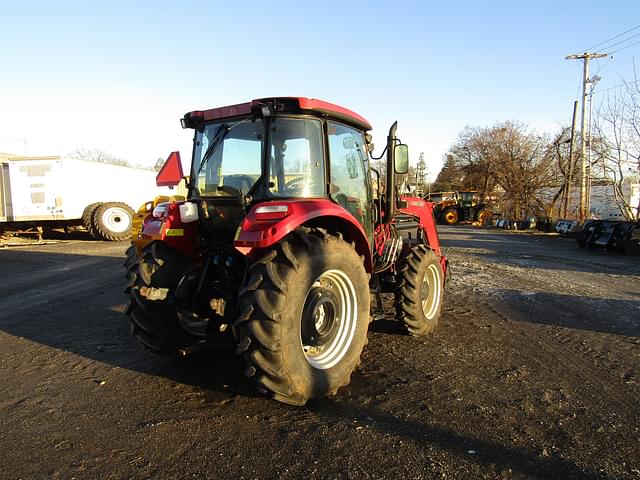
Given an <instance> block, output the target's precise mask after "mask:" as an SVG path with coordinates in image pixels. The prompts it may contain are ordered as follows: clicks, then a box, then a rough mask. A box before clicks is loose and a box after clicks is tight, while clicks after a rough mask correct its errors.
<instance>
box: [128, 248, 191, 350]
mask: <svg viewBox="0 0 640 480" xmlns="http://www.w3.org/2000/svg"><path fill="white" fill-rule="evenodd" d="M190 263H191V262H190V259H188V258H187V257H185V256H183V255H182V254H180V253H179V252H177V251H176V250H174V249H172V248H171V247H169V246H167V245H165V244H164V243H162V242H152V243H150V244H148V245H146V246H145V247H144V248H143V249H142V251H141V255H140V257H138V256H137V255H136V254H135V247H132V248H130V249H129V250H128V251H127V260H126V262H125V268H127V277H128V278H129V281H130V284H129V286H128V287H127V288H126V289H125V291H126V292H127V293H128V294H129V307H128V309H127V315H128V316H129V321H130V322H131V333H132V334H133V335H134V336H135V337H136V338H137V339H138V341H139V342H140V343H141V344H142V346H143V347H144V348H145V349H147V350H149V351H150V352H151V353H152V354H154V355H155V356H157V357H161V358H164V359H167V360H175V359H177V358H178V357H179V353H178V352H179V350H180V349H181V348H184V347H188V346H190V345H192V344H194V343H195V342H196V341H197V338H196V337H195V336H193V335H191V334H189V333H188V332H187V331H185V330H184V329H183V328H182V326H181V325H180V322H179V320H178V316H177V312H176V309H175V306H174V304H173V298H174V293H175V289H176V286H177V285H178V282H179V280H180V278H181V277H182V274H183V272H184V271H185V270H186V269H187V268H188V266H189V265H190Z"/></svg>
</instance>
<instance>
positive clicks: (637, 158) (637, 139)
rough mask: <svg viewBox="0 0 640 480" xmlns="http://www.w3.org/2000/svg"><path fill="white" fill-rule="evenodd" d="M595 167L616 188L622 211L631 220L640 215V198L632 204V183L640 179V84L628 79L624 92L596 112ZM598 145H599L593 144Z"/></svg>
mask: <svg viewBox="0 0 640 480" xmlns="http://www.w3.org/2000/svg"><path fill="white" fill-rule="evenodd" d="M594 131H595V134H596V137H597V138H598V139H599V140H600V147H601V148H599V149H598V148H592V151H594V150H595V152H596V158H595V161H594V162H593V165H592V169H594V170H595V171H596V172H597V173H598V174H599V175H600V176H601V177H602V178H604V179H605V181H606V183H607V184H608V185H609V186H610V187H611V188H612V191H613V196H614V198H615V201H616V204H617V205H618V208H619V209H620V212H621V213H622V214H623V215H624V216H625V217H626V218H627V219H628V220H638V219H639V218H640V201H638V204H633V205H632V204H631V196H630V190H631V183H632V181H633V180H635V181H638V179H640V86H639V85H638V77H637V75H636V76H635V81H633V82H625V85H624V88H623V89H622V90H621V91H614V92H613V93H609V94H607V96H606V97H605V98H604V99H603V101H602V103H601V104H600V106H599V107H598V109H597V111H596V114H595V128H594ZM592 147H595V145H592Z"/></svg>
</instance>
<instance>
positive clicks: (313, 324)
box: [127, 97, 447, 405]
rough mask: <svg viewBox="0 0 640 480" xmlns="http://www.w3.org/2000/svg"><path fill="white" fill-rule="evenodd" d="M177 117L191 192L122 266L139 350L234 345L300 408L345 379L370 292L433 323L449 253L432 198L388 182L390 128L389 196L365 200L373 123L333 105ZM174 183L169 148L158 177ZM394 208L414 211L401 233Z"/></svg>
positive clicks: (394, 153)
mask: <svg viewBox="0 0 640 480" xmlns="http://www.w3.org/2000/svg"><path fill="white" fill-rule="evenodd" d="M181 122H182V126H183V128H192V129H193V130H194V133H195V136H194V141H193V145H194V147H193V157H192V162H191V173H190V176H189V183H188V197H187V199H186V200H185V201H175V202H168V203H161V204H159V205H157V206H156V207H155V208H154V209H153V212H152V214H150V215H149V216H148V217H147V218H146V219H145V220H144V224H143V228H142V231H141V233H140V234H139V236H138V238H137V239H134V245H135V246H136V249H137V252H138V254H137V256H133V257H130V258H129V259H128V261H127V266H128V270H129V274H128V276H129V278H130V284H129V286H128V287H127V291H128V293H129V295H130V300H131V301H130V306H129V309H128V316H129V318H130V321H131V325H132V331H133V334H134V335H135V336H136V337H137V338H138V339H139V341H140V342H141V343H142V345H143V346H145V347H146V348H147V349H148V350H150V351H151V352H152V353H154V354H157V355H160V356H163V357H169V358H177V357H180V356H186V355H189V354H190V353H192V352H195V351H198V350H202V349H207V348H213V347H216V346H220V345H221V344H225V343H226V344H229V343H231V344H232V345H234V346H235V348H236V350H237V353H238V354H240V355H242V356H243V357H244V359H245V361H246V370H245V373H246V374H247V375H248V376H250V377H254V378H255V380H256V381H257V384H258V387H259V389H260V390H261V391H263V392H264V393H267V394H268V395H270V396H271V397H272V398H274V399H276V400H279V401H281V402H284V403H287V404H291V405H303V404H305V403H306V402H307V401H308V400H310V399H313V398H318V397H322V396H325V395H330V394H334V393H335V392H336V391H337V390H338V388H340V387H341V386H343V385H346V384H347V383H349V380H350V376H351V373H352V372H353V370H354V369H355V368H356V366H357V365H358V364H359V362H360V354H361V352H362V349H363V347H364V345H365V343H366V339H367V329H368V326H369V323H370V320H371V318H372V311H371V296H370V292H374V293H376V294H379V293H394V294H395V308H396V316H397V318H398V319H399V320H401V321H402V322H403V323H404V325H405V326H406V329H407V331H408V332H409V333H410V334H412V335H426V334H427V333H429V332H430V331H431V330H432V329H433V328H434V327H435V325H436V324H437V322H438V319H439V317H440V312H441V307H442V300H443V288H444V282H445V276H446V271H447V261H446V258H445V257H444V256H443V255H442V253H441V251H440V245H439V240H438V234H437V231H436V227H435V225H434V221H433V211H432V205H431V204H430V203H428V202H425V201H424V200H422V199H420V198H402V199H400V198H399V197H397V195H396V190H395V180H394V178H395V175H396V174H404V173H406V172H407V170H408V150H407V147H406V145H403V144H401V143H400V141H399V140H398V139H397V138H396V135H395V132H396V123H394V124H393V126H392V127H391V129H390V131H389V136H388V137H387V145H386V155H387V157H386V158H387V178H386V186H385V188H384V190H385V191H386V192H387V194H386V195H384V194H382V195H379V196H378V198H374V195H373V192H374V191H376V192H381V191H382V190H383V189H382V188H381V187H382V186H381V185H380V176H379V174H377V172H376V171H375V170H374V169H372V168H371V167H370V164H369V155H370V153H371V152H372V150H373V144H372V143H371V136H370V135H369V134H368V133H367V131H369V130H371V125H370V124H369V123H368V122H367V121H366V120H365V119H364V118H362V117H361V116H360V115H358V114H356V113H354V112H352V111H350V110H347V109H345V108H342V107H339V106H337V105H333V104H330V103H327V102H323V101H319V100H314V99H308V98H282V97H279V98H263V99H259V100H253V101H251V102H248V103H243V104H239V105H232V106H228V107H221V108H214V109H211V110H204V111H193V112H189V113H187V114H186V115H185V116H184V118H182V120H181ZM372 172H373V176H372V175H371V173H372ZM181 178H182V167H181V164H180V158H179V154H176V153H174V154H172V155H171V156H170V157H169V159H168V160H167V162H166V163H165V165H164V167H163V169H162V170H161V172H160V173H159V175H158V182H159V184H163V185H167V184H172V183H178V182H179V181H180V179H181ZM375 187H377V188H375ZM400 216H401V217H402V218H404V219H405V220H406V219H407V218H410V219H413V220H412V222H409V223H407V224H408V225H410V227H409V230H407V227H403V229H399V228H397V219H398V218H399V217H400ZM405 223H406V222H405ZM411 225H413V226H411ZM378 298H380V297H378Z"/></svg>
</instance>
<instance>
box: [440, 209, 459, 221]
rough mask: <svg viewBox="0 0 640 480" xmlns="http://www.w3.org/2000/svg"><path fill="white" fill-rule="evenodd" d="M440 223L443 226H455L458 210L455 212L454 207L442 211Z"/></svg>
mask: <svg viewBox="0 0 640 480" xmlns="http://www.w3.org/2000/svg"><path fill="white" fill-rule="evenodd" d="M440 218H442V222H443V223H444V224H445V225H455V224H456V223H458V220H459V218H458V210H456V209H455V208H454V207H449V208H445V209H444V210H443V211H442V215H441V217H440Z"/></svg>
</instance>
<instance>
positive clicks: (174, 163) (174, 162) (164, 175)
mask: <svg viewBox="0 0 640 480" xmlns="http://www.w3.org/2000/svg"><path fill="white" fill-rule="evenodd" d="M183 176H184V174H183V173H182V161H181V160H180V152H171V154H170V155H169V158H167V161H166V162H164V165H162V168H161V169H160V171H159V172H158V174H157V175H156V185H157V186H159V187H174V186H176V185H178V184H179V183H180V181H181V180H182V177H183Z"/></svg>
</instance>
